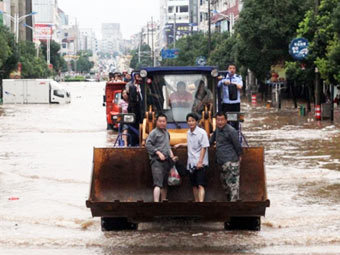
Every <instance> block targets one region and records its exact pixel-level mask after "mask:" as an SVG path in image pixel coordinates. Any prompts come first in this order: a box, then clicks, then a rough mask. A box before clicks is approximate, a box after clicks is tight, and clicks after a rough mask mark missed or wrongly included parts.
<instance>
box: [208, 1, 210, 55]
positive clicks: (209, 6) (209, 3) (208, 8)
mask: <svg viewBox="0 0 340 255" xmlns="http://www.w3.org/2000/svg"><path fill="white" fill-rule="evenodd" d="M210 27H211V20H210V0H208V58H209V56H210V51H211V28H210Z"/></svg>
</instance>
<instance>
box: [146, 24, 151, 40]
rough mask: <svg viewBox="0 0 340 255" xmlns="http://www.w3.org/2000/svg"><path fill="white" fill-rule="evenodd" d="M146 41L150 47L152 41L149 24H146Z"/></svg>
mask: <svg viewBox="0 0 340 255" xmlns="http://www.w3.org/2000/svg"><path fill="white" fill-rule="evenodd" d="M146 38H147V39H146V41H147V44H148V45H150V40H149V22H147V23H146Z"/></svg>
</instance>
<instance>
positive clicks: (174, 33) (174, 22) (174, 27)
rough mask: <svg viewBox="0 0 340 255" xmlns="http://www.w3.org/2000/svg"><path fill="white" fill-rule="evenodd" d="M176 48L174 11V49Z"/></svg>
mask: <svg viewBox="0 0 340 255" xmlns="http://www.w3.org/2000/svg"><path fill="white" fill-rule="evenodd" d="M175 48H176V10H175V13H174V49H175Z"/></svg>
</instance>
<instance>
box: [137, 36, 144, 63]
mask: <svg viewBox="0 0 340 255" xmlns="http://www.w3.org/2000/svg"><path fill="white" fill-rule="evenodd" d="M142 41H143V30H142V31H141V32H140V43H139V46H138V64H139V63H140V46H141V44H142Z"/></svg>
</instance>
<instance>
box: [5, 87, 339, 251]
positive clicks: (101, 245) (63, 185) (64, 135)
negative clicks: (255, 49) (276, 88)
mask: <svg viewBox="0 0 340 255" xmlns="http://www.w3.org/2000/svg"><path fill="white" fill-rule="evenodd" d="M66 85H67V86H68V87H69V89H70V91H71V94H72V102H71V104H67V105H0V208H1V209H0V254H5V255H11V254H39V255H40V254H44V255H54V254H63V255H71V254H98V255H111V254H128V253H129V254H332V255H333V254H334V255H335V254H340V116H339V115H340V111H339V110H337V112H336V114H337V115H336V120H337V122H335V123H334V124H332V123H330V122H328V121H324V122H322V123H317V122H315V121H313V117H312V115H310V116H307V117H299V116H298V114H297V110H295V109H292V108H289V105H284V106H283V109H282V110H281V111H280V112H278V111H277V110H275V109H266V108H265V107H262V106H258V107H256V108H253V107H251V106H248V105H246V104H244V105H243V109H242V110H243V111H244V112H246V113H247V115H246V121H245V123H244V125H243V131H244V134H245V136H246V138H247V140H248V143H249V144H250V145H251V146H264V147H265V157H266V173H267V184H268V187H267V188H268V196H269V199H270V200H271V205H270V207H269V208H267V211H266V217H265V218H262V230H261V231H260V232H250V231H234V232H226V231H224V230H223V224H222V223H214V224H198V223H192V224H183V222H172V223H166V224H159V223H153V224H140V228H139V230H138V231H137V232H118V233H103V232H101V229H100V220H99V219H98V218H92V217H91V212H90V210H89V209H88V208H86V206H85V201H86V199H87V198H88V194H89V186H90V179H91V172H92V169H91V168H92V154H93V147H94V146H112V145H113V141H114V137H115V136H114V134H113V132H111V131H106V120H105V108H104V107H103V106H102V96H103V93H104V85H105V84H104V83H70V84H66ZM207 192H209V190H207Z"/></svg>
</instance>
